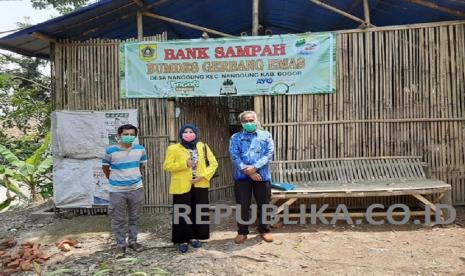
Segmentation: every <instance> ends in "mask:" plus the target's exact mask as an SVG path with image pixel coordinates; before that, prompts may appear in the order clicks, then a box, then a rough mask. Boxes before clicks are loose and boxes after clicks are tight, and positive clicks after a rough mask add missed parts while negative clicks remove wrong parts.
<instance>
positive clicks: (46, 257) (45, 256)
mask: <svg viewBox="0 0 465 276" xmlns="http://www.w3.org/2000/svg"><path fill="white" fill-rule="evenodd" d="M51 257H52V256H51V255H50V254H47V253H45V252H42V255H40V259H42V260H44V261H48V260H49V259H50V258H51Z"/></svg>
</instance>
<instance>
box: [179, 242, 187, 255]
mask: <svg viewBox="0 0 465 276" xmlns="http://www.w3.org/2000/svg"><path fill="white" fill-rule="evenodd" d="M178 250H179V252H181V253H186V252H187V250H189V246H188V245H187V243H181V244H180V245H178Z"/></svg>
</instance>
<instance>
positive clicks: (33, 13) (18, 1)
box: [0, 0, 59, 37]
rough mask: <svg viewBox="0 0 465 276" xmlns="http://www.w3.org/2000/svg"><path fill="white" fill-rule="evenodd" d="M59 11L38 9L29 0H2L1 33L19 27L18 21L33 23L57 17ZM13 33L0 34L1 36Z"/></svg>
mask: <svg viewBox="0 0 465 276" xmlns="http://www.w3.org/2000/svg"><path fill="white" fill-rule="evenodd" d="M58 15H59V13H58V11H56V10H54V9H52V8H49V9H47V10H36V9H33V8H32V4H31V2H30V1H29V0H0V33H1V32H4V31H9V30H13V29H16V28H18V26H17V25H16V22H28V23H31V24H33V25H35V24H37V23H41V22H43V21H47V20H49V19H51V18H52V17H57V16H58ZM8 34H11V33H3V34H0V37H2V36H5V35H8Z"/></svg>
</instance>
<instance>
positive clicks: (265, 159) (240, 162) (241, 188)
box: [229, 111, 274, 244]
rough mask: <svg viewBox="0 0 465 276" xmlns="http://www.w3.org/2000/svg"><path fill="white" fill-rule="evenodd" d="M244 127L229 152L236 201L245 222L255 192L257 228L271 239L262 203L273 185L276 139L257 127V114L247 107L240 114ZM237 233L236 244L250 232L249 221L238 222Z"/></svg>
mask: <svg viewBox="0 0 465 276" xmlns="http://www.w3.org/2000/svg"><path fill="white" fill-rule="evenodd" d="M239 120H240V122H241V124H242V129H243V130H242V131H241V132H238V133H235V134H234V135H233V136H232V137H231V141H230V144H229V153H230V154H231V158H232V161H233V163H234V167H235V169H234V182H235V184H234V193H235V196H236V203H237V204H238V205H240V212H241V219H242V222H246V221H249V219H250V205H251V201H252V193H253V195H254V197H255V201H256V202H257V211H258V214H259V220H260V222H259V226H258V232H259V233H260V236H261V237H262V239H263V240H264V241H266V242H272V241H273V237H272V235H271V234H270V233H269V232H270V227H269V225H268V224H265V223H264V219H265V218H264V217H263V216H262V213H263V212H261V211H262V206H263V205H264V204H269V202H270V195H271V187H270V180H271V176H270V171H269V163H270V161H271V159H272V157H273V151H274V143H273V139H272V137H271V134H270V133H269V132H268V131H265V130H259V129H257V124H258V122H257V114H256V113H255V112H254V111H244V112H242V113H241V114H240V115H239ZM237 226H238V228H239V229H238V231H237V232H238V235H237V236H236V238H235V239H234V241H235V242H236V243H237V244H240V243H243V242H244V241H245V240H246V239H247V235H248V234H249V229H248V225H246V224H242V223H240V222H238V223H237Z"/></svg>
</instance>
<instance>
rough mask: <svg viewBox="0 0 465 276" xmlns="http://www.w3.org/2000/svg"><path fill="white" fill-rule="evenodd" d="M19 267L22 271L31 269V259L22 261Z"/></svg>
mask: <svg viewBox="0 0 465 276" xmlns="http://www.w3.org/2000/svg"><path fill="white" fill-rule="evenodd" d="M19 267H20V268H21V270H22V271H29V270H32V263H31V261H22V262H21V263H20V264H19Z"/></svg>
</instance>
